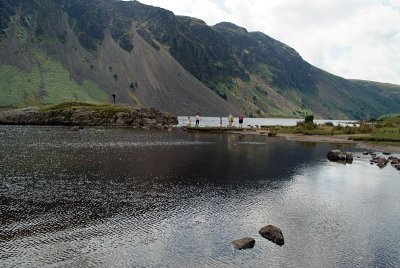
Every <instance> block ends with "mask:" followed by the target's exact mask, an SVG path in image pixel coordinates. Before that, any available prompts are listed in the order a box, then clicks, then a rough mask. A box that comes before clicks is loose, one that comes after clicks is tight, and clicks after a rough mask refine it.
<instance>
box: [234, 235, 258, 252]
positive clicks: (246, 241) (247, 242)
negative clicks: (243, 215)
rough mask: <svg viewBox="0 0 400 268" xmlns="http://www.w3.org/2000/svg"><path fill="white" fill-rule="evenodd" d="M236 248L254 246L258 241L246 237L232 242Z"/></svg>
mask: <svg viewBox="0 0 400 268" xmlns="http://www.w3.org/2000/svg"><path fill="white" fill-rule="evenodd" d="M232 243H233V245H234V246H235V248H236V249H239V250H241V249H248V248H252V247H254V244H255V243H256V241H255V240H254V239H253V238H251V237H244V238H241V239H237V240H235V241H233V242H232Z"/></svg>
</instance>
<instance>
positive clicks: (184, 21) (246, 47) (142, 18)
mask: <svg viewBox="0 0 400 268" xmlns="http://www.w3.org/2000/svg"><path fill="white" fill-rule="evenodd" d="M112 94H115V95H116V100H117V102H121V103H130V104H132V105H139V106H151V107H155V108H158V109H161V110H164V111H169V112H173V113H175V114H178V115H185V114H193V113H195V112H197V111H199V112H201V113H202V114H203V115H214V116H220V115H222V116H225V115H227V114H228V113H229V112H233V113H238V111H239V110H243V111H245V113H246V114H247V116H279V117H303V116H304V115H305V114H308V113H314V114H315V115H317V116H319V117H323V118H351V119H364V118H371V117H375V118H377V117H379V116H380V115H383V114H387V113H395V112H400V86H396V85H390V84H382V83H376V82H370V81H359V80H346V79H343V78H341V77H338V76H335V75H332V74H330V73H328V72H325V71H323V70H321V69H318V68H316V67H314V66H312V65H310V64H309V63H307V62H306V61H304V60H303V59H302V58H301V56H300V55H299V54H298V53H297V52H296V51H295V50H294V49H292V48H290V47H288V46H287V45H285V44H283V43H281V42H279V41H277V40H275V39H273V38H271V37H269V36H267V35H265V34H263V33H261V32H248V31H247V30H246V29H244V28H242V27H239V26H236V25H234V24H232V23H228V22H222V23H219V24H217V25H214V26H208V25H207V24H206V23H204V22H203V21H201V20H200V19H196V18H190V17H185V16H175V15H174V14H173V13H172V12H170V11H168V10H165V9H161V8H157V7H152V6H147V5H144V4H141V3H139V2H138V1H116V0H30V1H28V0H18V1H16V0H0V107H19V106H24V105H38V104H39V105H40V104H52V103H57V102H60V101H65V100H79V101H87V102H104V101H111V100H112Z"/></svg>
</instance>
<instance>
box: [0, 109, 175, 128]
mask: <svg viewBox="0 0 400 268" xmlns="http://www.w3.org/2000/svg"><path fill="white" fill-rule="evenodd" d="M0 124H7V125H64V126H130V127H135V128H158V129H161V128H168V127H170V126H172V125H176V124H178V119H177V117H176V116H173V115H171V114H170V113H164V112H160V111H158V110H156V109H153V108H134V107H129V106H113V105H109V106H106V107H104V106H93V105H90V106H86V105H83V106H72V107H66V108H56V109H50V110H43V108H37V107H29V108H23V109H14V110H7V111H3V112H0Z"/></svg>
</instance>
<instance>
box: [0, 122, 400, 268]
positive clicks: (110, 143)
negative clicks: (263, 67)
mask: <svg viewBox="0 0 400 268" xmlns="http://www.w3.org/2000/svg"><path fill="white" fill-rule="evenodd" d="M70 129H71V128H64V127H19V126H13V127H11V126H0V156H1V158H0V181H1V185H0V213H1V217H0V224H1V225H0V267H43V266H51V267H266V266H269V267H399V266H400V259H399V256H400V230H399V226H400V214H399V213H398V212H399V211H400V195H399V191H400V175H399V172H398V171H396V170H395V169H394V168H392V167H391V166H390V165H389V166H387V167H385V168H384V169H379V168H378V167H376V166H374V165H373V166H372V165H370V164H369V159H370V157H369V156H364V155H362V154H361V153H360V150H359V149H358V148H355V147H349V148H346V147H341V148H340V149H342V150H348V151H352V152H354V154H355V161H354V162H353V164H351V165H343V164H338V163H331V162H329V161H328V160H326V153H327V152H328V150H330V149H331V148H334V147H333V145H329V144H313V143H296V142H291V141H286V140H284V139H281V138H268V137H265V136H245V137H241V136H238V135H215V134H214V135H209V134H203V133H201V134H198V133H197V134H190V133H186V132H182V131H179V130H177V131H172V132H151V131H134V130H130V129H101V128H91V129H89V128H88V129H85V130H83V131H77V132H74V131H70ZM335 148H336V147H335ZM267 224H275V225H277V226H279V227H280V228H281V229H282V230H283V234H284V236H285V245H283V246H282V247H279V246H277V245H275V244H273V243H271V242H269V241H267V240H265V239H264V238H262V237H261V236H260V235H259V234H258V230H259V229H260V228H261V227H262V226H264V225H267ZM244 236H252V237H253V238H255V239H256V244H255V247H254V248H253V249H250V250H243V251H237V250H234V248H233V246H232V244H231V241H233V240H235V239H238V238H241V237H244Z"/></svg>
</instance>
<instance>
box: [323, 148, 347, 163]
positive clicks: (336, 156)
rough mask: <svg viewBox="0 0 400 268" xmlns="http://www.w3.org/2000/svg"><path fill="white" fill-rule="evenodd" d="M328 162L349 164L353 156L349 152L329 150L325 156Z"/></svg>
mask: <svg viewBox="0 0 400 268" xmlns="http://www.w3.org/2000/svg"><path fill="white" fill-rule="evenodd" d="M326 157H327V158H328V159H329V161H332V162H341V163H349V164H351V163H352V162H353V154H352V153H350V152H346V153H343V152H342V151H340V150H330V151H329V152H328V154H327V156H326Z"/></svg>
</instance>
